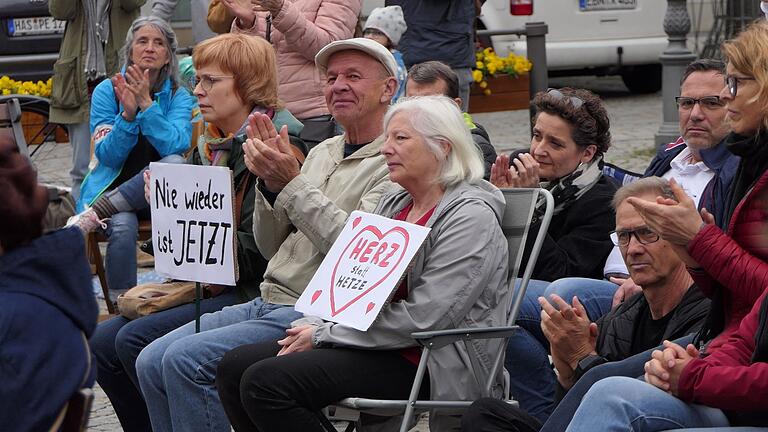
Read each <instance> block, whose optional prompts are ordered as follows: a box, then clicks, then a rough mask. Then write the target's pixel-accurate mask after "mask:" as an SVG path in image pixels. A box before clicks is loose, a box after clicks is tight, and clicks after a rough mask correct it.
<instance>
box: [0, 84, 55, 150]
mask: <svg viewBox="0 0 768 432" xmlns="http://www.w3.org/2000/svg"><path fill="white" fill-rule="evenodd" d="M52 83H53V80H52V79H51V78H48V80H47V81H16V80H14V79H12V78H11V77H8V76H2V77H0V95H2V96H11V95H21V96H40V97H44V98H50V97H51V86H52ZM22 103H23V101H22ZM47 123H48V118H47V116H43V115H40V114H37V113H34V112H29V111H23V112H22V113H21V126H22V128H24V137H25V138H26V140H27V144H30V145H34V144H42V141H43V137H42V136H38V135H39V134H38V132H40V130H41V129H42V128H43V127H44V126H45V125H46V124H47ZM36 136H37V138H35V137H36ZM55 137H56V142H68V141H69V139H68V138H67V135H66V132H64V129H63V128H62V127H57V128H56V132H55Z"/></svg>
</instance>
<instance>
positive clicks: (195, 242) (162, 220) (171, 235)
mask: <svg viewBox="0 0 768 432" xmlns="http://www.w3.org/2000/svg"><path fill="white" fill-rule="evenodd" d="M149 169H150V171H151V179H150V182H151V185H150V197H149V198H150V208H151V210H152V238H153V240H154V249H155V270H156V271H157V272H158V273H160V274H161V275H163V276H166V277H170V278H174V279H180V280H187V281H195V282H205V283H212V284H221V285H230V286H231V285H235V282H236V281H237V252H236V247H235V246H236V244H235V238H236V232H237V227H235V224H234V210H233V200H234V188H233V184H232V171H230V169H229V168H227V167H214V166H198V165H183V164H165V163H158V162H153V163H151V164H150V165H149Z"/></svg>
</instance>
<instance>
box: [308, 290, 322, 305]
mask: <svg viewBox="0 0 768 432" xmlns="http://www.w3.org/2000/svg"><path fill="white" fill-rule="evenodd" d="M322 293H323V290H317V291H315V293H314V294H312V301H310V302H309V304H315V302H316V301H317V299H318V297H320V294H322Z"/></svg>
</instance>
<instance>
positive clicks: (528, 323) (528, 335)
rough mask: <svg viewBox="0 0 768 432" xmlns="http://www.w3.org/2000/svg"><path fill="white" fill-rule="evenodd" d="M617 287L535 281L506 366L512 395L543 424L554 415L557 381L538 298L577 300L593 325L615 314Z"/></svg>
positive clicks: (579, 280) (599, 282)
mask: <svg viewBox="0 0 768 432" xmlns="http://www.w3.org/2000/svg"><path fill="white" fill-rule="evenodd" d="M616 288H618V286H617V285H615V284H613V283H611V282H607V281H603V280H596V279H584V278H567V279H560V280H557V281H555V282H552V283H549V282H546V281H540V280H532V281H530V283H529V284H528V290H527V291H526V293H525V298H524V299H523V302H522V304H521V305H520V314H519V315H518V317H517V320H516V324H517V325H519V326H520V327H522V328H521V330H520V331H518V332H516V333H515V334H514V335H513V336H512V337H510V338H509V341H508V343H507V352H506V359H505V361H504V366H505V367H506V368H507V371H508V372H509V375H510V391H511V393H512V396H513V397H514V398H515V399H516V400H517V401H518V402H519V403H520V408H522V409H523V410H524V411H525V412H527V413H528V414H530V415H531V416H533V417H535V418H537V419H538V420H539V421H541V422H542V423H543V422H544V421H546V420H547V417H548V416H549V414H550V412H552V404H553V403H554V400H555V385H557V377H555V372H554V371H553V370H552V365H551V364H550V362H549V357H548V355H549V342H548V341H547V338H546V337H544V333H543V332H542V331H541V306H539V302H538V298H539V297H541V296H543V297H546V298H547V299H549V295H550V294H557V295H559V296H560V297H562V298H563V299H564V300H565V301H566V302H568V303H571V299H572V298H573V296H574V295H575V296H577V297H578V298H579V300H580V301H581V303H582V304H583V305H584V308H585V309H586V310H587V315H589V319H590V320H592V321H596V320H597V319H598V318H600V317H601V316H603V315H604V314H606V313H608V312H609V311H610V310H611V301H612V300H613V293H614V292H615V291H616Z"/></svg>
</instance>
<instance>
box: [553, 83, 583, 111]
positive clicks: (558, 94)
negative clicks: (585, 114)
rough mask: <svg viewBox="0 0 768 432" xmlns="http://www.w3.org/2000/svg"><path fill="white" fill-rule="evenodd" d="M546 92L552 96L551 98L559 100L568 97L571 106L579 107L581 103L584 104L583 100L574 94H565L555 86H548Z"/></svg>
mask: <svg viewBox="0 0 768 432" xmlns="http://www.w3.org/2000/svg"><path fill="white" fill-rule="evenodd" d="M547 94H548V95H550V96H552V97H553V98H555V99H557V100H560V99H568V100H570V101H571V105H573V108H575V109H579V108H581V106H582V105H584V101H583V100H581V99H580V98H578V97H576V96H566V95H564V94H563V92H561V91H560V90H558V89H555V88H548V89H547Z"/></svg>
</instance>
